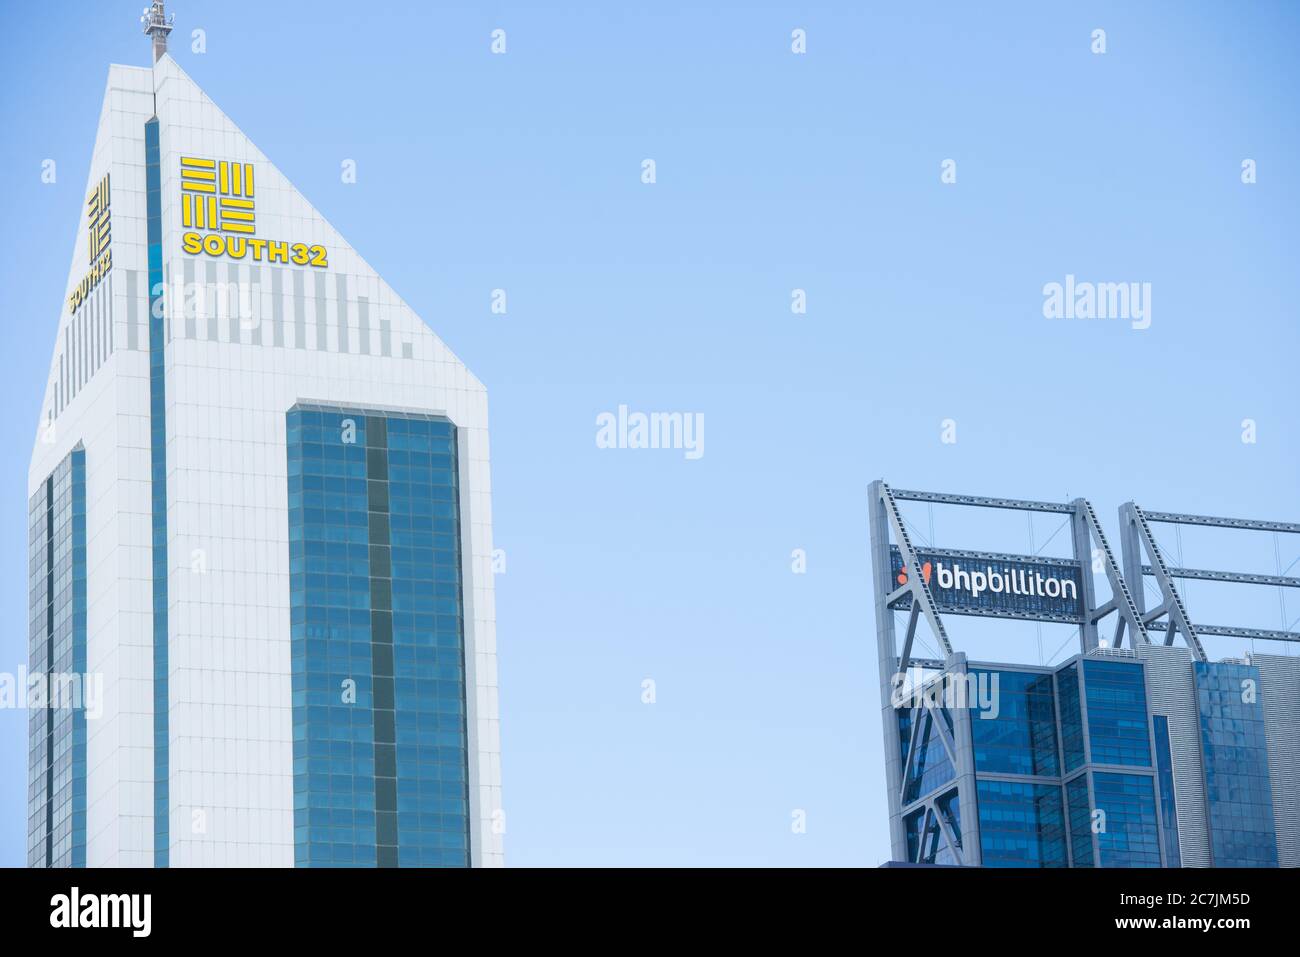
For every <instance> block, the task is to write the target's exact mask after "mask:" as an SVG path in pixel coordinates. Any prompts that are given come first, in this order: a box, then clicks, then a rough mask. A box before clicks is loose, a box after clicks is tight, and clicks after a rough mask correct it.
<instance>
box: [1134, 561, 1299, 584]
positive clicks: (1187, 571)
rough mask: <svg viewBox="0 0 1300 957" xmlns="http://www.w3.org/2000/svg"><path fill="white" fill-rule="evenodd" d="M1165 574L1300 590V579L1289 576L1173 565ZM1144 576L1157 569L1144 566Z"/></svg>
mask: <svg viewBox="0 0 1300 957" xmlns="http://www.w3.org/2000/svg"><path fill="white" fill-rule="evenodd" d="M1165 572H1166V573H1167V574H1168V575H1169V577H1170V578H1187V579H1198V580H1200V581H1210V582H1238V583H1240V584H1243V585H1277V586H1279V587H1281V588H1300V578H1291V577H1289V576H1287V575H1256V574H1255V573H1253V572H1221V571H1211V570H1208V569H1204V568H1177V567H1175V566H1173V565H1169V566H1166V567H1165ZM1142 574H1144V575H1151V576H1154V575H1155V569H1154V568H1152V567H1151V566H1150V565H1143V566H1142Z"/></svg>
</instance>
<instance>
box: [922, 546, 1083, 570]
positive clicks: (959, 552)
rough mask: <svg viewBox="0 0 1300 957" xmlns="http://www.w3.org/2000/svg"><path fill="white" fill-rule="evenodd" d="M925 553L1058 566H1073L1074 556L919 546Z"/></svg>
mask: <svg viewBox="0 0 1300 957" xmlns="http://www.w3.org/2000/svg"><path fill="white" fill-rule="evenodd" d="M918 551H921V552H925V553H926V554H935V555H942V556H943V557H945V558H969V559H972V560H974V561H980V562H1030V563H1033V564H1035V565H1052V566H1054V567H1059V568H1073V567H1074V565H1075V562H1076V559H1074V558H1054V557H1051V556H1046V555H1013V554H1011V553H1010V552H981V551H977V550H972V549H969V548H921V549H918Z"/></svg>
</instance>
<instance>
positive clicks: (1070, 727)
mask: <svg viewBox="0 0 1300 957" xmlns="http://www.w3.org/2000/svg"><path fill="white" fill-rule="evenodd" d="M1056 687H1057V689H1058V691H1059V694H1060V698H1061V704H1060V707H1061V750H1062V751H1064V752H1065V771H1066V773H1067V774H1068V773H1070V772H1071V771H1073V770H1074V769H1075V768H1077V767H1079V766H1080V765H1082V764H1083V762H1084V760H1085V758H1084V754H1083V712H1082V710H1081V709H1080V707H1079V668H1078V666H1077V665H1073V664H1070V665H1066V666H1065V667H1064V668H1062V669H1061V670H1060V671H1059V672H1057V677H1056Z"/></svg>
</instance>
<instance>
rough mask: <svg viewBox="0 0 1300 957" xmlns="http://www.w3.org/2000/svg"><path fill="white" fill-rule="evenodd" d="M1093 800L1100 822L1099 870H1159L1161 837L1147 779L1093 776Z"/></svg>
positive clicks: (1149, 779)
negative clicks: (1107, 868)
mask: <svg viewBox="0 0 1300 957" xmlns="http://www.w3.org/2000/svg"><path fill="white" fill-rule="evenodd" d="M1092 789H1093V798H1094V800H1095V801H1096V804H1097V809H1098V810H1100V811H1101V812H1102V813H1103V815H1104V816H1102V817H1101V818H1100V827H1099V828H1098V830H1097V848H1098V851H1099V853H1100V858H1101V860H1100V865H1101V866H1102V867H1159V866H1160V843H1159V842H1160V835H1159V833H1158V828H1157V825H1156V798H1155V791H1154V790H1153V786H1152V778H1151V777H1150V775H1144V774H1111V773H1107V772H1102V771H1096V772H1094V773H1093V775H1092Z"/></svg>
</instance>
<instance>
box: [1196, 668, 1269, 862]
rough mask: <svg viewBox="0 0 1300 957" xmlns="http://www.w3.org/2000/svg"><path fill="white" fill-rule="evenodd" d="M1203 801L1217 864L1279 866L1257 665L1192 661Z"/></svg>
mask: <svg viewBox="0 0 1300 957" xmlns="http://www.w3.org/2000/svg"><path fill="white" fill-rule="evenodd" d="M1192 668H1193V675H1194V677H1195V681H1196V699H1197V705H1198V707H1199V710H1200V723H1201V752H1202V764H1203V766H1204V768H1205V799H1206V804H1207V806H1208V808H1209V818H1210V847H1211V851H1212V853H1213V863H1214V865H1215V866H1216V867H1276V866H1277V839H1276V836H1275V833H1276V832H1275V830H1274V821H1273V792H1272V788H1271V786H1270V783H1269V776H1268V751H1267V746H1266V744H1265V739H1264V712H1263V706H1262V705H1261V704H1260V701H1259V669H1258V668H1256V667H1255V666H1253V665H1243V664H1235V663H1227V662H1217V663H1211V662H1200V661H1198V662H1194V663H1193V665H1192Z"/></svg>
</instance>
